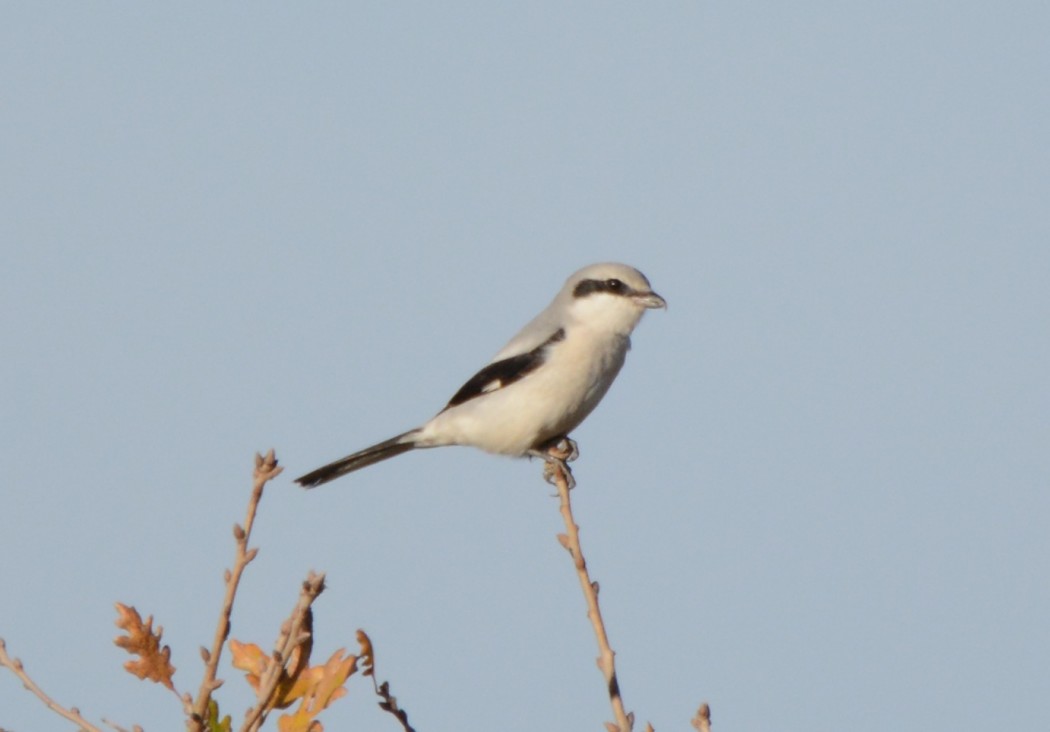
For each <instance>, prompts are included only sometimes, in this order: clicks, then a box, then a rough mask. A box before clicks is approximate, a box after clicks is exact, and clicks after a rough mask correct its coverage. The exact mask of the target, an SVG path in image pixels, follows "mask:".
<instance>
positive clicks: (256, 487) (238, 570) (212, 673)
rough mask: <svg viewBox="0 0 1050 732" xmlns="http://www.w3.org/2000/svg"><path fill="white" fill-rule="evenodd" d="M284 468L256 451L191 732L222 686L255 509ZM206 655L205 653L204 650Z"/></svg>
mask: <svg viewBox="0 0 1050 732" xmlns="http://www.w3.org/2000/svg"><path fill="white" fill-rule="evenodd" d="M283 470H284V468H282V467H280V466H279V465H277V456H276V455H274V451H273V450H270V451H269V452H267V453H266V455H265V456H263V455H259V454H258V453H256V455H255V473H254V475H253V479H254V484H253V486H252V496H251V499H250V500H249V501H248V514H247V517H246V518H245V520H244V526H243V527H242V526H235V527H234V531H233V534H234V539H235V540H236V542H237V554H236V558H235V560H234V564H233V569H232V570H226V572H225V574H224V579H225V581H226V595H225V597H224V598H223V601H222V611H221V612H220V613H219V623H218V625H217V627H216V628H215V637H214V639H213V640H212V645H211V649H210V650H208V652H207V661H206V662H205V665H204V678H203V679H202V680H201V685H200V688H199V689H198V691H197V699H196V701H194V703H193V706H192V708H189V709H187V714H188V716H189V721H188V722H187V727H188V728H189V729H190V731H191V732H203V730H204V728H205V719H207V715H208V702H209V701H211V694H212V692H213V691H214V690H215V689H216V688H218V687H217V685H216V683H217V682H216V674H217V672H218V668H219V661H220V659H221V658H222V648H223V646H224V645H225V643H226V639H227V638H228V637H229V635H230V616H231V614H232V613H233V601H234V598H235V597H236V595H237V587H238V586H239V585H240V581H241V575H242V574H244V570H245V568H246V567H247V566H248V564H249V563H250V562H251V561H252V560H253V559H254V558H255V555H256V550H255V549H251V550H249V549H248V541H249V539H250V538H251V533H252V525H253V524H254V523H255V513H256V511H257V510H258V508H259V502H260V501H261V500H262V495H263V488H264V487H265V486H266V484H267V483H268V482H269V481H271V480H273V479H274V478H276V477H277V476H278V475H280V474H281V472H282V471H283ZM202 655H204V654H202Z"/></svg>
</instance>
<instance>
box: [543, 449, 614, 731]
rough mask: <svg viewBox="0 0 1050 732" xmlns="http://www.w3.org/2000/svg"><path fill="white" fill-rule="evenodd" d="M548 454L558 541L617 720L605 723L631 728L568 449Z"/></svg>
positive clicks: (612, 728) (611, 726)
mask: <svg viewBox="0 0 1050 732" xmlns="http://www.w3.org/2000/svg"><path fill="white" fill-rule="evenodd" d="M551 455H552V457H554V458H555V460H554V461H553V462H549V463H548V465H549V466H551V467H550V474H551V476H552V477H553V480H554V484H555V485H556V486H557V488H558V496H559V497H560V498H561V515H562V518H563V519H564V520H565V531H566V533H564V534H559V535H558V541H560V542H561V545H562V546H563V547H565V548H566V549H567V550H568V551H569V553H570V554H571V555H572V559H573V564H574V565H575V566H576V574H577V576H578V577H579V580H580V588H581V589H582V590H583V596H584V598H585V599H586V600H587V617H588V618H589V619H590V621H591V625H592V626H594V636H595V639H596V640H597V641H598V653H599V655H598V659H597V661H598V669H599V670H600V671H601V672H602V675H603V676H605V683H606V687H607V689H608V691H609V702H610V704H611V705H612V710H613V715H614V716H615V717H616V724H615V725H613V724H611V723H607V724H606V727H607V728H609V729H610V730H618V731H619V732H631V728H632V727H633V726H634V715H633V714H629V713H628V712H626V711H625V710H624V706H623V698H622V697H621V696H620V685H619V682H618V681H617V680H616V663H615V660H614V658H615V655H616V654H615V653H613V649H612V648H611V647H610V646H609V637H608V636H607V635H606V633H605V623H604V622H602V612H601V609H600V608H599V607H598V583H597V582H592V581H591V577H590V574H589V573H588V572H587V562H586V561H585V560H584V558H583V549H581V548H580V527H579V526H577V525H576V521H575V520H574V519H573V516H572V503H571V502H570V500H569V491H570V489H571V485H575V481H574V480H573V479H572V472H571V471H570V470H569V466H568V465H567V464H566V463H565V460H566V458H568V457H569V456H570V455H571V453H567V452H566V450H565V449H561V450H559V448H558V447H555V448H551Z"/></svg>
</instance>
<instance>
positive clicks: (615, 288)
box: [605, 277, 627, 293]
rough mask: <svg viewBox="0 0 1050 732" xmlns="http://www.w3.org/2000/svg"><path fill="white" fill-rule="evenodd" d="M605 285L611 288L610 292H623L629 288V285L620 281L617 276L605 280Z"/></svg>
mask: <svg viewBox="0 0 1050 732" xmlns="http://www.w3.org/2000/svg"><path fill="white" fill-rule="evenodd" d="M605 286H606V287H608V288H609V291H610V292H615V293H621V292H623V291H625V290H626V289H627V285H625V284H624V283H622V282H620V280H618V279H616V278H615V277H614V278H612V279H609V280H606V281H605Z"/></svg>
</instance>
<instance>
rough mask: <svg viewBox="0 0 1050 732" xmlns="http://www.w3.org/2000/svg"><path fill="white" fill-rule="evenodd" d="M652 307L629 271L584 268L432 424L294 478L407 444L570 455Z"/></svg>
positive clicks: (356, 466)
mask: <svg viewBox="0 0 1050 732" xmlns="http://www.w3.org/2000/svg"><path fill="white" fill-rule="evenodd" d="M654 308H664V309H666V308H667V302H666V301H665V300H664V298H662V297H660V295H658V294H656V293H655V292H654V291H653V289H652V287H651V286H650V284H649V280H648V279H646V277H645V275H643V274H642V273H641V272H639V271H638V270H637V269H635V268H634V267H630V266H628V265H626V264H619V263H616V262H603V263H599V264H592V265H589V266H587V267H584V268H583V269H580V270H579V271H577V272H575V273H573V274H572V275H571V276H570V277H569V278H568V279H567V280H566V281H565V285H564V286H563V287H562V288H561V290H560V291H559V292H558V294H557V295H556V296H555V297H554V300H553V301H551V303H550V305H548V306H547V307H546V308H545V309H544V310H543V311H542V312H540V314H539V315H537V316H536V317H535V318H533V319H532V320H531V321H529V323H528V324H527V325H525V327H524V328H522V329H521V330H520V331H519V332H518V333H517V335H515V336H514V337H513V338H511V339H510V341H509V342H508V343H507V344H506V345H505V346H504V347H503V348H502V349H500V351H499V352H498V353H496V355H495V356H494V357H493V359H492V361H490V362H489V363H488V365H486V366H484V367H483V368H482V369H481V370H480V371H478V372H477V373H476V374H474V376H472V377H471V378H470V379H469V380H468V381H467V382H466V383H465V384H463V386H462V387H461V388H460V389H459V391H457V392H456V393H455V394H454V395H453V396H452V398H451V399H450V400H449V401H448V404H447V405H446V406H445V407H444V409H442V410H441V411H440V412H438V413H437V414H436V415H435V416H434V417H433V418H432V419H430V420H429V421H428V422H426V423H424V424H423V425H421V426H419V427H416V428H414V429H411V430H408V431H407V432H402V433H401V434H399V435H397V436H396V437H391V438H390V439H389V440H384V441H383V442H380V443H378V444H375V445H372V446H371V447H366V448H365V449H364V450H360V451H358V452H355V453H353V454H351V455H347V456H346V457H344V458H340V459H339V460H336V461H335V462H332V463H329V464H328V465H325V466H323V467H320V468H318V469H317V470H314V471H312V472H309V473H307V474H306V475H303V476H302V477H300V478H297V479H296V481H295V482H296V483H298V484H299V485H301V486H302V487H304V488H313V487H316V486H319V485H322V484H324V483H328V482H329V481H332V480H335V479H336V478H339V477H341V476H343V475H346V474H347V473H352V472H354V471H355V470H360V469H361V468H365V467H368V466H369V465H374V464H375V463H378V462H380V461H382V460H388V459H390V458H392V457H396V456H398V455H402V454H404V453H406V452H409V451H411V450H417V449H420V448H430V447H443V446H447V445H465V446H471V447H476V448H480V449H481V450H484V451H485V452H489V453H495V454H500V455H510V456H514V457H528V456H533V457H540V458H543V459H545V460H548V461H550V460H551V459H552V458H551V457H550V454H551V453H550V452H549V450H550V448H551V447H553V446H555V445H559V444H562V441H563V440H567V441H568V445H570V446H571V449H572V451H573V453H575V443H573V442H572V441H571V440H570V439H569V433H570V432H572V430H574V429H575V428H576V427H578V426H579V425H580V423H581V422H583V420H584V419H586V418H587V416H588V415H589V414H590V413H591V412H592V411H593V410H594V408H595V407H596V406H598V402H600V401H601V400H602V397H604V396H605V394H606V392H607V391H608V390H609V387H610V386H611V385H612V383H613V380H614V379H615V378H616V376H617V374H619V373H620V369H621V367H622V366H623V364H624V360H625V358H626V357H627V351H628V350H629V349H630V347H631V332H632V331H633V330H634V328H635V326H636V325H638V321H639V320H641V318H642V315H644V314H645V312H646V311H647V310H650V309H654ZM573 457H575V454H573ZM553 459H557V458H553ZM569 459H572V458H569ZM562 465H564V463H562Z"/></svg>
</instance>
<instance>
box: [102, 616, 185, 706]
mask: <svg viewBox="0 0 1050 732" xmlns="http://www.w3.org/2000/svg"><path fill="white" fill-rule="evenodd" d="M116 608H117V616H118V617H117V621H116V625H117V627H118V628H120V629H121V630H123V631H124V632H125V633H127V635H121V636H117V637H116V638H115V639H114V640H113V642H114V643H115V644H116V645H117V646H118V647H120V648H123V649H124V650H126V651H127V652H128V653H130V654H132V655H137V656H139V658H138V660H132V661H127V662H126V663H125V664H124V668H125V669H126V670H127V671H128V672H129V673H133V674H135V675H136V676H138V677H139V678H140V679H149V680H150V681H153V682H155V683H158V684H164V685H165V686H166V687H168V688H169V689H171V690H173V691H174V690H175V685H174V684H173V682H172V676H173V675H174V674H175V667H174V666H172V665H171V648H169V647H168V646H161V644H160V639H161V634H162V633H163V629H162V628H160V627H159V626H158V627H157V630H156V632H154V630H153V616H152V615H151V616H149V617H148V618H146V622H142V616H141V615H139V612H138V610H136V609H135V608H134V607H130V606H128V605H123V604H121V603H119V602H118V603H116Z"/></svg>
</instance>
